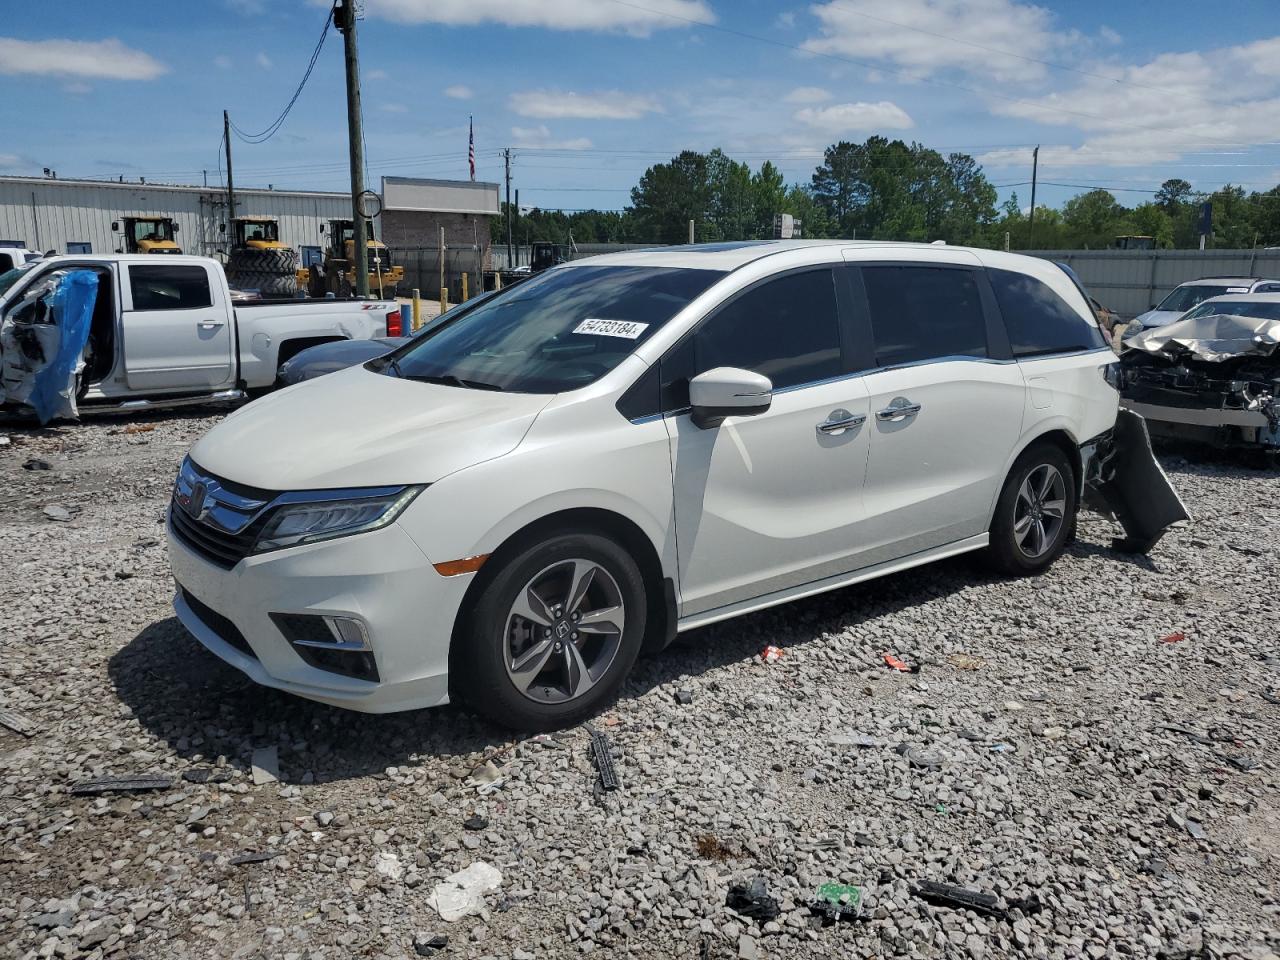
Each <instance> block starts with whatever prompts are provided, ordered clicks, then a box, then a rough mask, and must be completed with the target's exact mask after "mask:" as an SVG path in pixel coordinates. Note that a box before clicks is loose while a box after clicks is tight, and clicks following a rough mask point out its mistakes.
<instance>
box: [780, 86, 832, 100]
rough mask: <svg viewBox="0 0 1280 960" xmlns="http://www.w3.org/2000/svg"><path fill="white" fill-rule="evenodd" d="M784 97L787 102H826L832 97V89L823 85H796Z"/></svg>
mask: <svg viewBox="0 0 1280 960" xmlns="http://www.w3.org/2000/svg"><path fill="white" fill-rule="evenodd" d="M782 99H783V102H785V103H825V102H826V101H828V100H830V99H831V91H830V90H823V89H822V87H796V88H795V89H794V90H792V91H791V92H790V93H788V94H787V95H786V96H785V97H783V98H782Z"/></svg>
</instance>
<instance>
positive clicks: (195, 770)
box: [182, 767, 231, 783]
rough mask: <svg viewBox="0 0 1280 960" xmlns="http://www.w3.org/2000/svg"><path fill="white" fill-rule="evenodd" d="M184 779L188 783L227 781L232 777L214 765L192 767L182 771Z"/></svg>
mask: <svg viewBox="0 0 1280 960" xmlns="http://www.w3.org/2000/svg"><path fill="white" fill-rule="evenodd" d="M182 779H183V780H185V781H187V783H226V782H227V781H228V780H230V779H231V778H230V777H229V776H227V774H226V772H225V771H223V770H215V769H214V768H213V767H191V768H190V769H187V770H183V771H182Z"/></svg>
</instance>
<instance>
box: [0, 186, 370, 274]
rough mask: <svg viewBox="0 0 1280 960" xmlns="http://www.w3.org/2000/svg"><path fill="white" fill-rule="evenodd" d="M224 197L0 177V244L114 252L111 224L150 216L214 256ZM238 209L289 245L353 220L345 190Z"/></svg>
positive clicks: (253, 194)
mask: <svg viewBox="0 0 1280 960" xmlns="http://www.w3.org/2000/svg"><path fill="white" fill-rule="evenodd" d="M226 199H227V198H226V193H225V192H223V191H221V190H218V189H203V188H201V187H168V186H153V185H151V184H146V185H143V184H136V183H110V182H97V181H83V180H79V181H76V180H44V179H38V178H26V177H0V240H21V241H24V242H25V243H26V244H27V246H28V247H30V248H31V249H33V250H38V251H40V252H44V251H45V250H51V249H52V250H55V251H57V252H58V253H66V252H67V244H68V243H90V244H92V246H93V252H94V253H110V252H111V251H113V250H115V249H116V245H117V244H119V243H120V236H119V235H118V234H116V235H113V234H112V232H111V221H112V220H117V219H119V218H120V217H124V216H140V215H146V214H151V215H159V216H168V217H173V218H174V219H175V220H176V221H177V223H178V238H177V239H178V245H179V246H180V247H182V249H183V250H184V251H185V252H187V253H199V254H206V255H210V254H213V253H214V252H216V251H217V250H218V249H219V247H220V246H221V245H222V243H223V240H224V237H223V234H221V233H220V232H219V230H218V226H219V224H221V223H223V222H224V221H225V219H226ZM236 212H237V213H238V214H239V215H241V216H254V215H258V216H272V217H277V218H279V220H280V239H281V240H283V241H284V242H285V243H287V244H288V245H289V246H291V247H294V248H297V247H300V246H303V245H307V246H322V245H323V241H322V239H321V236H320V224H322V223H324V222H325V221H326V220H329V219H337V218H350V216H351V200H350V198H349V197H348V196H347V195H346V194H341V193H295V192H286V191H276V190H243V191H242V190H237V191H236Z"/></svg>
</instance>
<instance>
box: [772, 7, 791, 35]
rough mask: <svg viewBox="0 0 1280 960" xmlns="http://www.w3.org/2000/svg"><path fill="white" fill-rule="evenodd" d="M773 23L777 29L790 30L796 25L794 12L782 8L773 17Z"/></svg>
mask: <svg viewBox="0 0 1280 960" xmlns="http://www.w3.org/2000/svg"><path fill="white" fill-rule="evenodd" d="M773 25H774V28H775V29H778V30H791V29H793V28H794V27H795V25H796V12H795V11H794V10H784V11H783V12H782V13H780V14H778V16H777V17H776V18H775V19H774V21H773Z"/></svg>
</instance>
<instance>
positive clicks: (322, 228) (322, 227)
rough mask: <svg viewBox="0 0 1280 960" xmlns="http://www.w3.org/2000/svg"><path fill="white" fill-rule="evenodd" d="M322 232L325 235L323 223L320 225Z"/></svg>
mask: <svg viewBox="0 0 1280 960" xmlns="http://www.w3.org/2000/svg"><path fill="white" fill-rule="evenodd" d="M320 232H321V233H324V224H323V223H322V224H320Z"/></svg>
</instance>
